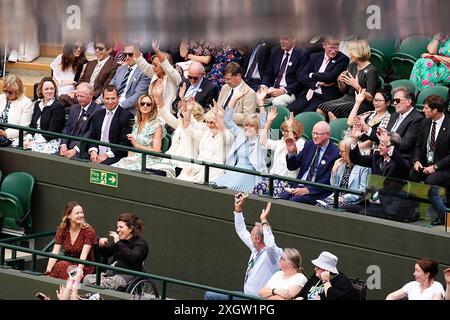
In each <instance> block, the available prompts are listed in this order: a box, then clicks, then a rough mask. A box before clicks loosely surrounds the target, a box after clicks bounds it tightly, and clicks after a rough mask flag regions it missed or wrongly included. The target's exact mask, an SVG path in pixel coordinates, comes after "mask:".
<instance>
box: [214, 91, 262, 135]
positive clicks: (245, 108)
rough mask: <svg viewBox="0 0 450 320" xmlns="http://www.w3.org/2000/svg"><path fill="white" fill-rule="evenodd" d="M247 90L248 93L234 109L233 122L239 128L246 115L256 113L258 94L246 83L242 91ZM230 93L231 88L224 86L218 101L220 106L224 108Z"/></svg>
mask: <svg viewBox="0 0 450 320" xmlns="http://www.w3.org/2000/svg"><path fill="white" fill-rule="evenodd" d="M245 88H248V93H247V94H246V95H245V96H243V97H242V98H241V99H239V101H238V102H237V103H236V106H235V107H234V114H233V120H234V122H235V123H236V124H237V125H239V126H242V124H243V122H244V118H245V116H246V115H249V114H253V113H255V112H256V93H255V91H253V89H252V88H250V87H249V86H248V85H247V84H246V83H244V84H243V87H242V90H245ZM230 91H231V87H230V86H229V85H228V84H224V85H223V87H222V90H220V94H219V98H218V99H217V103H218V104H219V106H223V104H224V103H225V101H226V99H227V97H228V94H229V93H230Z"/></svg>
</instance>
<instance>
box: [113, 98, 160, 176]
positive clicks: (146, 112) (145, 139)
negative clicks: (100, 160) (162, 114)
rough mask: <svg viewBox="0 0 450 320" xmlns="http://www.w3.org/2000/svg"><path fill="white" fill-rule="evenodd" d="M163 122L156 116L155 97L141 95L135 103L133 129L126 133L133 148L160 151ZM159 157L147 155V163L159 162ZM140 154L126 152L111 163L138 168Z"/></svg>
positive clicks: (139, 167) (140, 160) (139, 166)
mask: <svg viewBox="0 0 450 320" xmlns="http://www.w3.org/2000/svg"><path fill="white" fill-rule="evenodd" d="M163 130H164V123H163V122H162V121H161V120H159V118H158V108H157V106H156V102H155V99H154V98H153V96H151V95H149V94H144V95H142V96H141V97H140V98H139V99H138V101H137V103H136V122H135V124H134V125H133V131H132V132H131V133H130V134H128V135H127V138H128V140H129V141H130V142H131V144H132V145H133V147H134V148H136V149H142V150H147V151H155V152H161V146H162V137H163ZM159 161H160V158H155V157H153V156H147V164H151V163H154V162H159ZM141 163H142V154H140V153H135V152H131V151H129V152H128V156H127V157H125V158H122V159H120V161H119V162H116V163H115V164H113V166H114V167H119V168H123V169H128V170H140V169H141Z"/></svg>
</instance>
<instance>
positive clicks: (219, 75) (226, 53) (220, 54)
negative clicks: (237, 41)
mask: <svg viewBox="0 0 450 320" xmlns="http://www.w3.org/2000/svg"><path fill="white" fill-rule="evenodd" d="M241 59H242V54H241V53H240V52H239V50H237V49H236V48H230V47H228V46H224V47H223V48H222V49H220V50H219V49H218V50H217V51H216V54H215V55H214V64H213V65H212V67H211V70H210V71H209V72H208V74H207V75H206V78H207V79H208V80H211V81H212V82H214V83H215V84H216V86H217V87H218V88H219V91H220V89H221V88H222V86H223V84H224V80H223V69H225V66H226V65H227V64H228V63H230V62H237V63H239V62H240V61H241Z"/></svg>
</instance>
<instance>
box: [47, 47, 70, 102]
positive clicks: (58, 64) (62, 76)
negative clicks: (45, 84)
mask: <svg viewBox="0 0 450 320" xmlns="http://www.w3.org/2000/svg"><path fill="white" fill-rule="evenodd" d="M50 68H51V69H52V71H53V78H55V80H56V83H57V84H58V96H60V95H62V94H67V93H69V92H72V91H73V90H75V86H74V85H73V84H70V85H64V86H61V85H59V83H60V82H61V81H69V80H72V81H73V80H74V79H75V71H73V69H72V66H69V68H67V69H66V70H65V71H62V54H60V55H58V56H57V57H56V58H55V60H53V62H52V63H51V64H50Z"/></svg>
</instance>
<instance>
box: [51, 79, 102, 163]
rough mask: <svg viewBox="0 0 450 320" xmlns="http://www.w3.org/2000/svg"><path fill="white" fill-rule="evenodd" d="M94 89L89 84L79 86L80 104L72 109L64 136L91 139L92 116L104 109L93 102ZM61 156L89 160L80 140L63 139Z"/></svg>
mask: <svg viewBox="0 0 450 320" xmlns="http://www.w3.org/2000/svg"><path fill="white" fill-rule="evenodd" d="M93 96H94V89H93V88H92V86H91V85H90V84H89V83H87V82H82V83H80V84H79V85H78V86H77V90H76V97H77V100H78V104H74V105H72V106H71V107H70V113H69V120H68V121H67V124H66V126H65V127H64V129H63V132H62V133H64V134H67V135H70V136H75V137H80V138H89V135H90V132H91V131H90V129H91V121H92V116H93V115H94V114H95V113H96V112H97V111H99V110H101V109H102V108H101V107H100V106H99V105H97V104H96V103H95V102H94V101H93V100H92V98H93ZM59 155H60V156H62V157H66V158H73V157H80V158H83V159H84V158H87V152H86V150H80V142H79V141H78V140H69V139H65V138H63V139H61V143H60V151H59Z"/></svg>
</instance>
